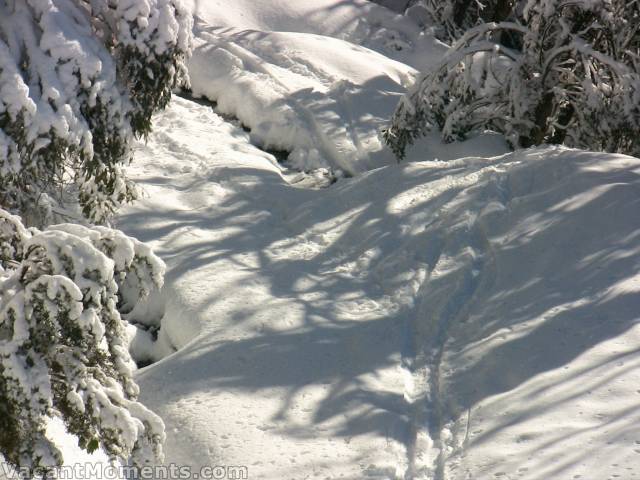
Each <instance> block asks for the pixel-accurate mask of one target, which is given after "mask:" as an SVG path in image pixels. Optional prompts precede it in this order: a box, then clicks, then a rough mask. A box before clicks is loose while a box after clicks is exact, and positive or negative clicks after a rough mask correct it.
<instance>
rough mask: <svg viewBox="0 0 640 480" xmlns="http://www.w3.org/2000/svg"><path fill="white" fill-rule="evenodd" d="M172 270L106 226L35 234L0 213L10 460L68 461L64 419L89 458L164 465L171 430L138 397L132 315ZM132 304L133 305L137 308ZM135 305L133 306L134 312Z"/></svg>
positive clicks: (1, 429)
mask: <svg viewBox="0 0 640 480" xmlns="http://www.w3.org/2000/svg"><path fill="white" fill-rule="evenodd" d="M163 275H164V264H163V263H162V261H161V260H159V259H158V258H157V257H156V256H155V255H153V253H151V251H150V250H149V249H148V247H146V246H145V245H143V244H141V243H140V242H138V241H136V240H134V239H132V238H129V237H127V236H125V235H123V234H122V233H121V232H119V231H116V230H111V229H108V228H105V227H92V228H86V227H82V226H78V225H69V224H64V225H55V226H51V227H49V228H48V229H46V230H44V231H39V230H36V229H33V228H31V229H26V228H25V227H24V226H23V224H22V223H21V221H20V219H19V218H18V217H16V216H12V215H10V214H9V213H7V212H5V211H3V210H0V454H2V456H4V458H5V459H6V460H7V461H8V462H10V463H11V464H13V465H14V466H15V467H18V468H19V469H20V471H21V472H24V471H25V470H29V471H32V472H44V471H48V469H51V468H54V467H56V466H58V465H60V463H61V461H62V458H61V455H60V452H59V451H58V449H57V448H56V447H55V445H54V444H53V443H52V442H51V441H50V440H49V439H48V438H47V437H46V435H45V429H46V425H47V422H48V419H50V418H51V417H54V416H57V417H59V418H61V419H62V420H63V422H64V423H65V425H66V427H67V429H68V431H69V432H71V433H73V434H75V435H77V437H78V438H79V441H80V446H81V447H83V448H85V449H86V450H88V451H92V450H95V449H96V448H98V447H102V448H103V449H104V450H105V451H106V452H107V453H109V454H110V455H112V456H113V457H120V458H121V459H123V460H125V461H130V462H132V463H133V464H134V465H138V466H142V465H145V464H146V463H148V462H157V461H160V460H161V459H162V444H163V441H164V437H165V434H164V426H163V423H162V421H161V420H160V419H159V417H157V416H156V415H155V414H153V413H152V412H150V411H149V410H147V409H146V408H145V407H144V406H142V405H141V404H140V403H139V402H138V401H137V400H136V397H137V395H138V386H137V385H136V384H135V382H134V380H133V378H132V369H133V368H134V365H133V362H132V360H131V357H130V356H129V353H128V350H127V345H126V341H125V333H124V324H123V320H122V319H121V316H120V311H119V310H122V309H127V310H128V309H131V308H132V305H131V304H130V302H131V299H133V298H136V299H140V298H144V297H145V296H146V295H147V294H148V293H149V292H150V291H151V290H152V289H156V288H160V287H161V285H162V281H163ZM128 303H129V304H128ZM127 304H128V305H127Z"/></svg>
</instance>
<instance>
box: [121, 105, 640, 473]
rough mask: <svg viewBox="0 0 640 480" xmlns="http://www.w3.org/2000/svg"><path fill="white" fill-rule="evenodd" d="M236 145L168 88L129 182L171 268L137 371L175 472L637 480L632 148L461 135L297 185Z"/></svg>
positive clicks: (140, 217) (128, 218)
mask: <svg viewBox="0 0 640 480" xmlns="http://www.w3.org/2000/svg"><path fill="white" fill-rule="evenodd" d="M249 140H250V139H249V136H248V135H247V134H246V133H244V132H243V131H242V130H240V129H238V128H234V127H232V126H229V125H228V124H225V123H224V122H223V121H222V119H220V117H218V116H217V115H215V114H213V113H212V112H211V111H210V110H209V109H207V108H206V107H203V106H200V105H197V104H194V103H191V102H187V101H184V100H178V101H176V102H175V103H174V104H173V106H172V107H171V108H170V109H169V111H167V112H166V113H164V114H162V115H160V116H159V117H158V120H157V128H156V131H155V132H154V133H153V135H152V137H151V138H150V141H149V144H148V146H146V147H141V149H140V150H139V152H138V156H137V163H136V165H135V166H134V167H133V170H132V172H131V174H132V175H133V176H134V177H137V179H138V180H139V181H141V182H142V183H143V184H144V185H145V186H146V189H147V192H148V195H149V196H148V198H147V199H146V200H145V201H144V202H142V203H139V204H137V205H135V206H134V207H132V208H130V209H129V210H128V211H127V212H126V213H125V214H123V216H122V217H121V219H120V226H122V227H123V228H125V229H126V231H127V232H128V233H131V234H134V235H136V236H138V237H139V238H142V239H144V240H153V241H154V243H155V247H156V249H157V251H158V252H159V253H160V254H161V256H162V257H163V259H164V260H165V261H166V263H167V266H168V272H167V277H166V278H167V280H166V282H167V287H165V288H168V296H167V299H168V305H167V307H168V308H167V310H168V312H167V315H166V316H165V319H164V321H163V329H162V330H165V333H164V334H165V335H167V337H168V338H169V339H170V340H171V341H172V342H173V343H174V345H175V346H177V347H180V350H179V351H177V353H175V354H174V355H172V356H170V357H167V358H164V359H163V360H162V361H161V362H159V363H156V364H154V365H152V366H150V367H148V368H146V369H144V370H142V371H141V372H140V374H139V378H138V380H139V382H140V384H141V387H142V392H143V400H144V401H145V402H146V403H147V404H148V405H149V406H150V407H151V408H153V409H154V410H155V411H156V412H159V413H160V414H161V416H162V417H163V419H164V421H165V423H166V425H167V431H168V445H167V449H166V450H167V461H168V462H178V463H181V464H187V465H191V466H194V467H196V468H197V467H198V466H203V465H247V466H248V467H249V473H250V476H251V477H253V478H262V479H267V480H269V479H281V478H295V479H298V478H322V479H326V478H329V479H331V478H349V479H354V480H355V479H362V478H378V479H390V478H392V479H416V480H417V479H431V478H448V479H451V480H458V479H459V480H462V479H468V478H511V479H515V478H518V479H520V478H522V479H525V480H534V479H535V480H548V479H549V478H598V479H599V478H609V477H611V476H613V475H619V476H620V477H618V478H633V475H634V474H636V472H637V471H638V470H639V469H640V455H638V445H637V442H638V441H640V438H638V435H637V429H635V425H637V424H638V422H639V421H640V415H639V413H638V409H637V408H636V404H637V398H638V384H639V382H640V378H639V372H640V368H638V367H639V366H640V354H639V353H638V349H637V345H638V342H639V341H640V327H639V320H640V317H639V316H638V312H640V276H639V275H638V272H639V271H640V268H639V267H640V261H639V258H640V235H638V231H640V224H639V223H638V215H637V211H638V192H639V191H640V160H639V159H636V158H631V157H625V156H621V155H605V154H592V153H585V152H580V151H575V150H568V149H563V148H542V149H532V150H527V151H523V152H517V153H513V154H507V155H502V156H496V157H478V156H469V155H470V154H475V153H476V152H474V151H473V150H472V149H474V148H476V147H474V146H473V145H472V144H471V145H467V147H468V148H466V151H465V148H464V147H463V146H460V145H454V147H453V148H456V149H459V152H458V153H459V154H460V155H461V156H466V157H467V158H461V159H458V160H452V161H449V162H435V161H423V162H414V163H404V164H401V165H392V166H389V167H385V168H380V169H377V170H375V171H371V172H367V173H364V174H362V175H360V176H358V177H356V178H354V179H346V180H342V181H340V182H338V183H337V184H336V185H334V186H332V187H331V188H328V189H324V190H307V189H300V188H295V187H293V186H291V185H289V184H288V183H287V181H286V176H283V175H282V172H281V169H280V168H279V167H278V166H277V165H276V164H275V162H274V159H273V157H271V156H270V155H268V154H265V153H263V152H260V151H259V150H257V149H256V148H255V147H253V146H251V145H250V144H249ZM162 330H161V333H162ZM580 476H581V477H580Z"/></svg>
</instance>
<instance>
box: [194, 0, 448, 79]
mask: <svg viewBox="0 0 640 480" xmlns="http://www.w3.org/2000/svg"><path fill="white" fill-rule="evenodd" d="M186 3H187V4H188V5H190V8H191V11H192V12H194V14H195V15H196V16H197V17H199V18H201V19H202V20H204V21H205V22H206V23H207V24H209V25H212V26H214V27H223V28H236V29H238V30H247V31H252V30H253V31H261V32H297V33H310V34H315V35H321V36H325V37H333V38H338V39H341V40H346V41H348V42H350V43H353V44H356V45H361V46H364V47H366V48H369V49H372V50H375V51H377V52H379V53H381V54H383V55H385V56H386V57H389V58H393V59H395V60H398V61H400V62H402V63H405V64H407V65H411V66H413V67H414V68H417V69H418V70H421V71H422V70H425V69H427V68H428V67H429V66H430V65H431V64H432V62H433V60H434V54H435V55H436V56H439V55H442V53H443V52H444V48H445V47H444V46H443V45H442V44H441V43H440V42H438V41H437V40H435V39H434V38H433V37H431V36H430V35H425V34H424V33H423V32H422V30H421V28H420V26H419V25H418V22H416V21H414V19H412V18H410V17H407V16H404V15H399V14H397V13H395V12H394V11H392V10H390V9H387V8H384V7H381V6H379V5H376V4H374V3H372V2H369V1H366V0H307V1H295V2H292V1H291V0H261V1H255V0H234V1H233V2H223V1H221V0H213V1H211V0H210V1H198V0H188V1H187V2H186ZM436 58H437V57H436Z"/></svg>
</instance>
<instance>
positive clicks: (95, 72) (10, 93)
mask: <svg viewBox="0 0 640 480" xmlns="http://www.w3.org/2000/svg"><path fill="white" fill-rule="evenodd" d="M192 21H193V20H192V18H191V16H190V15H189V14H188V12H187V11H186V10H185V8H184V7H183V6H182V5H181V3H180V0H0V205H1V206H2V207H4V208H8V209H10V210H12V211H14V212H22V213H23V214H24V215H25V218H27V219H28V220H29V221H30V223H43V219H42V215H45V216H46V214H47V211H46V210H47V208H49V207H50V206H51V205H55V204H56V203H58V204H59V203H61V202H64V200H65V198H71V199H75V200H76V201H79V204H80V206H81V208H82V211H83V213H84V215H85V216H86V217H87V218H88V219H89V220H91V221H93V222H98V223H99V222H102V221H104V220H105V219H106V218H107V217H108V216H109V215H110V214H111V213H112V212H113V211H114V209H115V208H117V207H118V205H120V204H121V203H123V202H125V201H128V200H131V199H132V198H134V197H135V195H136V191H135V187H134V185H133V184H132V183H131V182H130V181H129V180H128V179H127V178H126V176H125V174H124V171H123V166H124V165H125V164H126V163H127V162H128V161H129V159H130V147H129V144H130V141H131V139H132V137H134V136H145V135H146V134H147V133H148V132H149V131H150V128H151V123H150V119H151V114H152V113H153V112H154V111H156V110H158V109H160V108H163V107H164V106H165V105H166V104H167V102H168V101H169V99H170V96H171V91H172V89H173V88H174V87H175V86H177V85H178V84H179V83H181V82H182V81H184V80H185V78H186V77H185V71H186V70H185V58H186V56H188V54H189V52H190V32H191V24H192ZM43 210H44V211H43Z"/></svg>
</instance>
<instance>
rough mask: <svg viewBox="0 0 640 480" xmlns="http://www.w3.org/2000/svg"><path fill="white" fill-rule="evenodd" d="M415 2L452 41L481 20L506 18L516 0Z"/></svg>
mask: <svg viewBox="0 0 640 480" xmlns="http://www.w3.org/2000/svg"><path fill="white" fill-rule="evenodd" d="M413 5H420V6H421V7H422V8H424V10H425V11H426V13H427V18H428V19H429V23H430V24H432V25H433V26H435V33H436V36H437V37H438V38H439V39H441V40H443V41H445V42H452V41H455V40H456V39H457V38H459V37H460V36H461V35H463V34H464V32H465V31H466V30H468V29H470V28H473V27H475V26H477V25H479V24H481V23H485V22H501V21H503V20H506V19H507V18H509V17H510V16H511V15H512V14H513V8H514V5H515V0H482V1H481V0H444V1H439V0H417V1H415V2H413ZM413 5H412V6H413Z"/></svg>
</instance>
